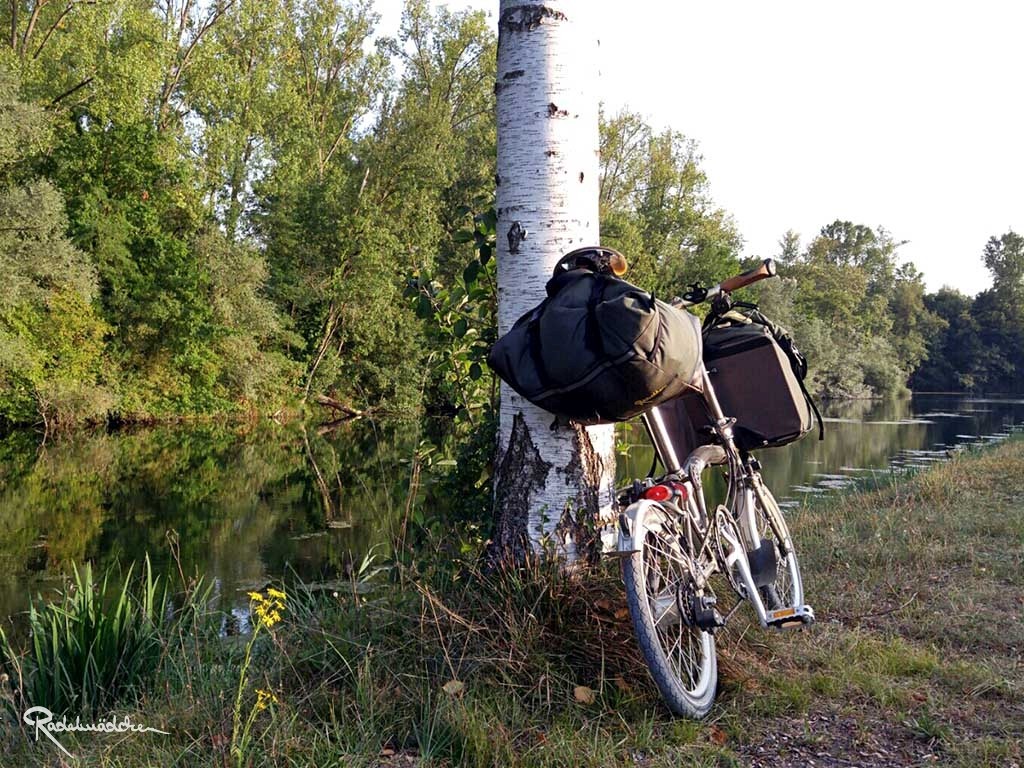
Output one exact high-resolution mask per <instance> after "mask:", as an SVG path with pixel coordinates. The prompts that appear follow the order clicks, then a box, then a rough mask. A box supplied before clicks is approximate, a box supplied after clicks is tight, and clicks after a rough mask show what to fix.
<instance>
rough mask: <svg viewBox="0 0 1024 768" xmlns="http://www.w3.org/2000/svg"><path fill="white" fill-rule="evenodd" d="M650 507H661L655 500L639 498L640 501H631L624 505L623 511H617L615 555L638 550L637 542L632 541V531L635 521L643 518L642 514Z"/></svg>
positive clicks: (628, 553)
mask: <svg viewBox="0 0 1024 768" xmlns="http://www.w3.org/2000/svg"><path fill="white" fill-rule="evenodd" d="M651 507H655V508H657V509H659V510H660V509H661V505H660V504H659V503H658V502H656V501H650V500H649V499H640V501H635V502H633V503H632V504H630V505H629V506H628V507H626V509H625V511H623V512H621V513H619V546H618V549H617V550H616V554H617V555H632V554H633V553H635V552H639V551H640V548H639V546H638V544H637V543H634V541H633V531H635V530H636V529H637V523H638V522H639V521H641V520H643V516H644V515H645V514H647V512H648V510H650V509H651Z"/></svg>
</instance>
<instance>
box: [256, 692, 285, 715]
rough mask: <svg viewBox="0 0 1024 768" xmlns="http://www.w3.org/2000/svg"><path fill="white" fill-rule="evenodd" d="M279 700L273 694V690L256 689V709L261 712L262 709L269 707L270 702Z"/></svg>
mask: <svg viewBox="0 0 1024 768" xmlns="http://www.w3.org/2000/svg"><path fill="white" fill-rule="evenodd" d="M280 703H281V702H280V700H279V699H278V698H277V696H275V695H274V692H273V691H264V690H263V689H262V688H257V689H256V711H257V712H262V711H263V710H264V709H266V708H267V707H269V706H270V705H271V704H280Z"/></svg>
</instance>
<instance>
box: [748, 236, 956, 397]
mask: <svg viewBox="0 0 1024 768" xmlns="http://www.w3.org/2000/svg"><path fill="white" fill-rule="evenodd" d="M899 246H900V243H899V242H897V241H896V240H894V239H893V238H892V236H891V235H890V234H889V233H888V232H886V231H885V230H884V229H881V228H879V229H877V230H872V229H870V228H869V227H866V226H863V225H860V224H853V223H851V222H848V221H835V222H833V223H832V224H829V225H827V226H825V227H823V228H822V230H821V232H820V233H819V234H818V236H817V237H815V238H814V239H813V240H811V242H810V243H809V244H808V246H807V248H806V249H804V250H801V249H800V242H799V238H798V237H797V236H796V235H795V234H794V233H787V235H786V237H784V238H783V241H782V242H781V243H780V249H781V252H780V254H779V255H778V256H777V260H778V261H779V263H780V274H781V276H782V277H781V279H780V280H767V281H764V282H762V283H759V284H757V286H756V287H755V288H754V289H753V293H754V295H756V297H757V300H758V301H759V302H760V304H761V306H762V309H763V310H764V311H765V312H766V313H767V314H768V315H769V316H771V317H773V318H777V319H778V321H779V322H780V323H781V324H782V325H784V326H786V327H787V328H789V329H791V330H792V331H793V336H794V338H795V339H796V340H797V344H798V346H799V347H800V349H801V350H802V351H803V352H804V353H805V354H806V356H807V359H808V362H809V381H808V387H809V389H810V390H811V391H812V392H816V393H817V394H818V395H820V396H824V397H831V398H843V397H868V396H873V397H881V396H887V395H892V394H897V393H900V392H903V391H905V390H906V384H907V379H908V377H909V376H910V373H911V372H912V371H913V370H914V369H915V368H916V367H917V365H918V364H919V363H920V361H921V360H922V359H923V358H924V357H925V355H926V345H927V340H928V339H929V338H930V337H931V335H933V334H934V333H935V332H936V330H937V329H938V328H940V327H941V325H942V320H941V319H940V318H939V317H938V316H936V315H935V314H933V313H932V312H930V311H929V309H928V308H927V307H926V305H925V301H924V280H923V276H922V275H921V273H920V272H919V271H918V270H917V269H915V268H914V266H913V265H912V264H901V263H900V262H899V259H898V248H899Z"/></svg>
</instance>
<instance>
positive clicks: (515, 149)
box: [495, 0, 615, 561]
mask: <svg viewBox="0 0 1024 768" xmlns="http://www.w3.org/2000/svg"><path fill="white" fill-rule="evenodd" d="M590 5H591V4H590V3H589V2H587V0H546V1H545V2H542V3H535V4H534V3H528V2H523V0H501V6H500V14H499V17H498V35H499V38H498V79H497V83H496V85H495V90H496V93H497V103H498V176H497V179H496V182H497V185H498V186H497V209H498V210H497V213H498V332H499V333H500V334H504V333H506V332H507V331H508V330H509V328H510V327H511V326H512V324H513V323H514V322H515V321H516V319H518V318H519V317H520V315H522V314H523V313H525V312H526V311H528V310H529V309H531V308H532V307H534V306H535V305H536V304H537V303H539V302H540V301H541V300H542V299H543V298H544V295H545V293H544V285H545V283H546V282H547V281H548V279H549V278H550V277H551V271H552V269H553V268H554V265H555V263H556V262H557V261H558V259H559V258H561V257H562V256H563V255H564V254H565V253H567V252H568V251H570V250H572V249H574V248H579V247H581V246H584V245H597V244H598V243H599V242H600V240H599V237H600V233H599V227H598V168H599V164H598V159H599V158H598V93H597V74H598V41H597V37H596V34H595V30H594V29H593V28H591V27H590V25H589V24H588V19H587V16H588V15H590V14H592V13H593V11H592V10H591V9H590ZM524 233H525V236H524ZM565 353H566V354H572V353H573V351H572V350H570V349H566V350H565ZM553 419H554V417H553V416H552V415H551V414H550V413H548V412H547V411H543V410H541V409H539V408H537V407H535V406H533V405H531V404H530V403H529V402H527V401H526V400H524V399H523V398H522V397H520V396H519V395H518V394H516V393H515V392H514V391H513V390H512V389H511V388H509V387H508V386H507V385H505V384H502V386H501V411H500V428H499V437H498V461H497V471H496V477H495V506H496V513H497V516H498V526H497V541H496V543H497V545H498V548H499V551H501V552H502V553H503V554H506V555H512V556H514V557H521V556H522V555H523V554H525V550H526V542H527V541H528V542H529V545H530V547H532V549H533V550H534V551H535V552H538V551H541V550H542V549H544V548H546V547H548V546H550V545H551V544H553V545H554V546H555V547H556V549H557V550H558V551H559V552H560V553H562V554H563V555H564V556H565V557H566V558H567V559H568V560H569V561H572V560H574V559H575V558H576V557H578V556H579V555H581V554H583V552H581V551H580V550H581V549H582V548H583V547H584V546H586V547H587V549H588V550H589V549H590V548H592V547H593V548H600V547H601V540H600V538H599V539H597V540H596V541H595V540H594V538H593V537H592V536H589V535H588V529H589V531H594V530H595V528H594V527H593V526H594V525H597V524H599V525H604V526H607V523H608V522H609V521H610V519H611V508H612V501H613V496H614V481H615V452H614V430H613V427H611V426H600V427H590V428H587V429H581V428H578V427H576V428H572V427H558V428H556V429H552V428H551V427H552V422H553ZM605 530H606V531H610V528H607V527H606V529H605ZM604 538H605V539H606V540H607V539H609V538H611V536H610V533H607V532H606V534H605V536H604Z"/></svg>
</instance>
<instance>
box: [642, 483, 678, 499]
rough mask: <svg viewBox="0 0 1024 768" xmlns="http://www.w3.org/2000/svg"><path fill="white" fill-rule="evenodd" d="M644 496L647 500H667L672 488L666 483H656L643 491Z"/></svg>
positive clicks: (670, 495)
mask: <svg viewBox="0 0 1024 768" xmlns="http://www.w3.org/2000/svg"><path fill="white" fill-rule="evenodd" d="M644 498H645V499H648V500H649V501H668V500H669V499H671V498H672V489H671V488H669V487H668V486H667V485H656V486H654V487H653V488H648V489H647V490H646V491H644Z"/></svg>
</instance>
